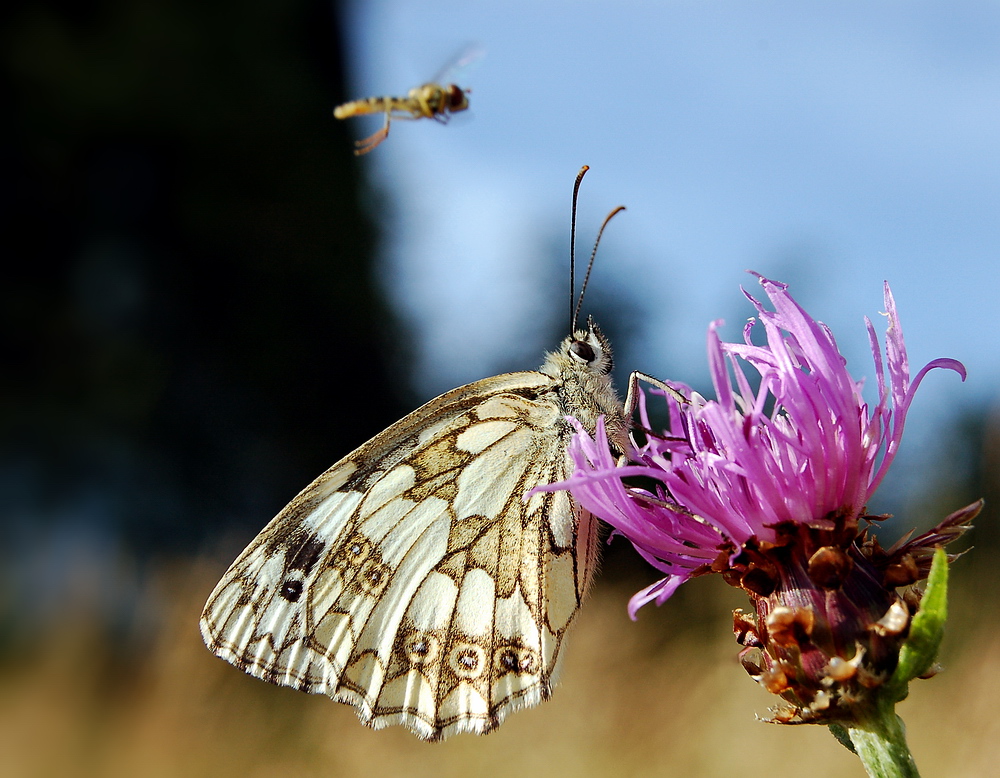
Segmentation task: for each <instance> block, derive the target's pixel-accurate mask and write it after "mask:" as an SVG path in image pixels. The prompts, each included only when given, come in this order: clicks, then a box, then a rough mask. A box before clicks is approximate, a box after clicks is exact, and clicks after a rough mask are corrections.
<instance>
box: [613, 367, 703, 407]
mask: <svg viewBox="0 0 1000 778" xmlns="http://www.w3.org/2000/svg"><path fill="white" fill-rule="evenodd" d="M640 381H645V382H646V383H647V384H649V385H650V386H655V387H656V388H657V389H660V390H662V391H664V392H666V393H667V394H669V395H670V396H671V397H673V398H674V399H675V400H676V401H677V402H679V403H680V404H681V405H687V404H688V403H690V400H688V398H687V397H685V396H684V395H683V394H681V393H680V392H678V391H677V390H676V389H674V388H673V387H672V386H667V384H665V383H663V381H661V380H660V379H659V378H653V376H651V375H646V374H645V373H640V372H639V371H638V370H636V371H634V372H633V373H632V375H630V376H629V377H628V393H627V394H626V395H625V418H626V419H631V418H632V414H633V413H635V409H636V408H638V407H639V382H640Z"/></svg>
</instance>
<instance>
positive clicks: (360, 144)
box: [354, 106, 392, 157]
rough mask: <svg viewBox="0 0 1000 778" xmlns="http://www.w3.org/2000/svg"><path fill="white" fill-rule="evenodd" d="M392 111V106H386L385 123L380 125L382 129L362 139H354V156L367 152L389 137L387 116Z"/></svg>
mask: <svg viewBox="0 0 1000 778" xmlns="http://www.w3.org/2000/svg"><path fill="white" fill-rule="evenodd" d="M391 113H392V108H391V107H390V106H387V107H386V109H385V124H383V125H382V129H381V130H379V131H378V132H375V133H373V134H371V135H369V136H368V137H367V138H363V139H362V140H357V141H354V145H355V146H356V148H355V149H354V154H355V155H356V156H359V157H360V156H361V155H362V154H367V153H368V152H369V151H371V150H372V149H373V148H375V147H376V146H378V144H380V143H381V142H382V141H384V140H385V139H386V138H387V137H389V117H390V115H391Z"/></svg>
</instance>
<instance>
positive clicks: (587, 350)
mask: <svg viewBox="0 0 1000 778" xmlns="http://www.w3.org/2000/svg"><path fill="white" fill-rule="evenodd" d="M569 353H570V354H572V355H573V356H574V357H576V358H577V359H579V360H580V361H581V362H586V363H587V364H590V363H591V362H593V361H594V359H595V357H596V356H597V355H596V354H595V353H594V347H593V346H591V345H590V344H589V343H585V342H584V341H582V340H574V341H573V342H572V343H570V344H569Z"/></svg>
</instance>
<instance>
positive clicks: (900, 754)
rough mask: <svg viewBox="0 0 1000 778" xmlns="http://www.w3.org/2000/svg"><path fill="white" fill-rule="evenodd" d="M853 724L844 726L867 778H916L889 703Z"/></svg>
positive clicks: (901, 727) (901, 726)
mask: <svg viewBox="0 0 1000 778" xmlns="http://www.w3.org/2000/svg"><path fill="white" fill-rule="evenodd" d="M880 707H881V710H878V711H874V712H873V715H872V716H871V717H869V718H867V719H866V720H864V721H860V722H858V723H856V724H850V725H845V727H844V728H845V729H846V730H847V734H848V737H850V739H851V743H853V744H854V750H855V752H856V753H857V755H858V757H859V758H860V759H861V762H862V764H863V765H864V766H865V770H867V771H868V775H869V776H871V778H920V773H919V772H917V765H916V764H915V763H914V761H913V757H912V756H911V755H910V749H909V747H908V746H907V745H906V726H905V725H904V724H903V720H902V719H901V718H900V717H899V716H897V715H896V712H895V710H894V708H895V706H894V705H892V704H891V703H890V704H888V705H883V706H880Z"/></svg>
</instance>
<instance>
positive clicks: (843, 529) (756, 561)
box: [561, 277, 978, 722]
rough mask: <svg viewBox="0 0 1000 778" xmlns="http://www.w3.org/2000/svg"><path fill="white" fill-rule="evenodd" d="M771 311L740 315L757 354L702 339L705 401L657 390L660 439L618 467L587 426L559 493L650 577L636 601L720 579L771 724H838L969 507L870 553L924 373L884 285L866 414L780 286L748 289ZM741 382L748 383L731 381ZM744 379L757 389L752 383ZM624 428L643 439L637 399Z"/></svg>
mask: <svg viewBox="0 0 1000 778" xmlns="http://www.w3.org/2000/svg"><path fill="white" fill-rule="evenodd" d="M760 283H761V285H762V286H763V288H764V291H765V293H766V294H767V296H768V298H769V299H770V301H771V304H772V306H773V308H774V310H767V309H765V307H764V305H763V304H762V303H761V302H759V301H758V300H756V299H754V298H753V297H752V296H751V295H750V294H748V293H746V292H745V291H744V294H746V296H747V297H748V298H749V299H750V301H751V302H752V303H753V305H754V306H755V307H756V308H757V311H758V319H759V323H760V324H761V325H763V329H764V333H765V336H766V345H754V343H753V342H752V341H751V333H752V330H753V329H754V327H755V325H756V323H757V322H756V321H755V320H753V319H751V320H750V322H749V323H748V324H747V326H746V328H745V331H744V341H745V342H743V343H724V342H722V341H721V340H720V338H719V336H718V334H717V328H718V326H719V324H720V323H721V322H714V323H713V324H712V325H711V326H710V327H709V331H708V355H709V364H710V369H711V376H712V382H713V384H714V388H715V393H716V397H717V399H715V400H705V399H703V398H701V397H699V396H698V395H696V394H694V393H692V392H691V391H690V390H689V389H688V388H687V387H686V386H683V385H680V384H673V385H672V387H673V389H675V390H676V396H674V395H672V394H671V393H666V392H663V393H662V394H663V395H664V396H665V398H666V402H667V405H668V411H669V422H668V426H667V429H666V430H665V431H663V433H662V434H655V433H650V434H648V435H647V441H646V443H645V444H644V445H642V446H641V447H640V448H638V450H636V451H634V452H631V456H630V458H631V462H628V463H626V464H625V465H621V463H619V462H616V461H615V459H614V458H613V456H612V454H611V452H610V451H609V448H608V443H607V439H606V436H605V431H604V428H603V425H601V424H598V427H597V430H596V433H595V438H591V437H590V436H588V435H587V434H586V433H585V432H584V431H582V430H580V431H579V432H578V434H577V435H576V436H575V438H574V440H573V443H572V445H571V449H570V451H571V455H572V457H573V459H574V461H575V464H576V472H575V473H574V475H573V476H572V477H571V478H570V479H569V480H568V481H566V482H564V483H563V484H561V486H562V487H563V488H567V487H568V488H569V489H570V491H571V492H572V494H573V496H574V497H575V498H576V499H577V500H578V501H579V502H580V503H581V504H582V505H583V506H584V507H585V508H586V509H588V510H589V511H591V512H592V513H594V514H596V515H597V516H599V517H600V518H602V519H604V520H605V521H607V522H608V523H610V524H611V525H612V526H613V527H614V528H615V529H616V531H617V533H618V534H621V535H624V536H625V537H626V538H628V539H629V540H630V541H631V542H632V544H633V545H634V546H635V548H636V549H637V550H638V552H639V553H640V554H641V555H642V556H643V558H645V559H646V560H647V561H648V562H649V563H650V564H652V565H653V566H654V567H655V568H657V569H658V570H659V571H661V572H662V573H663V574H664V577H663V578H662V579H661V580H659V581H658V582H656V583H655V584H653V585H652V586H650V587H648V588H646V589H644V590H643V591H641V592H639V593H638V594H636V595H635V596H634V597H633V598H632V600H631V601H630V604H629V610H630V613H631V614H632V616H633V617H634V616H635V612H636V610H637V609H638V608H639V607H641V606H642V605H644V604H646V603H648V602H651V601H655V602H656V603H657V604H660V603H663V602H664V601H665V600H667V599H668V598H669V597H670V596H671V595H672V594H673V593H674V591H676V589H677V587H678V586H680V585H681V584H682V583H684V581H686V580H688V579H689V578H691V577H692V576H696V575H703V574H706V573H713V572H715V573H721V574H722V575H723V577H724V578H725V580H726V581H727V582H728V583H730V584H731V585H733V586H738V587H740V588H742V589H743V590H744V591H746V592H747V593H748V594H749V595H750V598H751V601H752V602H753V605H754V611H753V612H751V613H743V612H742V611H737V612H736V615H735V631H736V635H737V639H738V640H739V642H740V643H741V644H742V645H743V646H744V647H745V648H744V649H743V652H742V654H741V659H742V661H743V664H744V667H746V668H747V670H748V672H750V673H751V675H752V676H753V677H754V678H756V679H757V680H758V681H759V682H760V683H761V684H762V685H764V686H765V687H766V688H767V689H768V690H769V691H771V692H773V693H775V694H778V695H780V696H781V697H782V698H783V699H784V700H785V703H786V704H785V706H783V707H782V709H781V710H780V711H779V712H778V715H777V720H780V721H786V722H803V721H842V720H846V719H850V717H851V716H852V713H853V709H854V707H855V706H857V705H861V704H864V702H865V699H866V694H867V690H870V689H873V688H876V687H878V686H879V685H880V684H881V683H884V682H885V680H886V679H888V678H889V676H891V674H892V672H893V670H894V668H895V666H896V663H897V661H898V657H899V650H900V646H901V644H902V642H903V641H904V640H905V638H906V635H907V631H908V629H909V625H910V621H911V615H912V613H913V611H914V609H915V607H916V605H917V604H918V602H919V596H918V595H916V594H915V593H914V592H913V591H912V590H910V591H907V592H904V593H903V594H902V595H901V594H899V593H897V591H896V590H897V587H900V586H905V585H908V584H912V583H914V582H916V581H918V580H920V579H921V578H923V577H926V575H927V571H928V569H929V568H930V561H931V557H932V555H933V551H934V548H935V547H936V546H939V545H942V544H943V543H945V542H947V541H948V540H950V539H952V538H954V537H955V536H957V535H958V534H961V532H962V531H964V529H965V528H966V526H967V523H968V521H969V520H971V518H972V517H973V516H974V515H975V512H976V510H978V505H974V506H969V507H968V508H965V509H962V510H961V511H958V512H957V513H955V514H953V515H952V516H950V517H948V518H947V519H946V520H945V521H944V522H942V524H940V525H939V526H938V527H936V528H935V529H934V530H932V531H930V532H928V533H926V534H925V535H922V536H920V537H918V538H916V539H913V540H910V541H908V542H901V543H899V544H897V545H896V546H894V547H892V548H890V549H889V550H884V549H883V548H882V547H881V546H880V545H879V544H878V541H877V540H876V539H875V538H874V537H873V536H872V534H871V532H870V527H871V525H872V523H873V522H875V521H877V520H878V519H880V518H885V517H880V516H870V515H867V514H866V512H865V506H866V505H867V503H868V501H869V500H870V498H871V496H872V494H873V493H874V492H875V490H876V489H877V488H878V486H879V484H880V483H881V482H882V479H883V478H884V476H885V473H886V471H887V470H888V468H889V465H890V464H891V463H892V460H893V458H894V457H895V455H896V452H897V450H898V448H899V443H900V438H901V437H902V433H903V424H904V421H905V419H906V413H907V411H908V409H909V407H910V403H911V402H912V400H913V396H914V393H915V392H916V390H917V387H918V386H919V384H920V382H921V381H922V380H923V378H924V376H925V375H926V374H927V373H928V371H930V370H932V369H934V368H946V369H949V370H954V371H955V372H957V373H958V374H959V375H960V376H962V379H963V380H964V378H965V368H964V367H963V366H962V364H961V363H959V362H957V361H956V360H953V359H937V360H934V361H933V362H930V363H929V364H927V365H925V366H924V367H923V368H922V369H921V370H920V371H919V372H918V373H917V375H916V376H915V377H914V378H913V379H912V380H911V377H910V370H909V364H908V362H907V357H906V349H905V346H904V344H903V335H902V331H901V330H900V325H899V320H898V318H897V315H896V306H895V303H894V301H893V298H892V294H891V292H890V290H889V286H888V284H886V286H885V309H886V315H887V318H888V329H887V332H886V337H885V359H884V361H883V356H882V352H881V350H880V348H879V344H878V338H877V336H876V333H875V328H874V327H873V326H872V323H871V322H870V321H868V320H867V319H866V323H867V327H868V334H869V340H870V343H871V350H872V355H873V357H874V362H875V381H876V384H877V391H878V403H877V405H875V407H874V408H871V407H869V406H868V405H867V404H866V402H865V400H864V399H863V397H862V391H861V390H862V384H861V382H859V381H856V380H855V379H854V378H852V377H851V375H850V374H849V373H848V371H847V367H846V361H845V359H844V357H842V356H841V354H840V352H839V350H838V348H837V344H836V342H835V340H834V338H833V335H832V333H831V332H830V331H829V329H828V328H827V327H826V326H825V325H823V324H822V323H820V322H817V321H815V320H814V319H812V318H811V317H810V316H809V315H808V314H807V313H806V312H805V311H804V310H803V309H802V308H801V307H799V305H798V304H797V303H796V302H795V301H794V300H793V299H792V297H791V296H790V295H789V294H788V292H787V287H786V286H785V285H783V284H780V283H776V282H774V281H769V280H767V279H765V278H762V277H761V278H760ZM748 367H749V368H751V369H752V372H751V371H748V370H747V368H748ZM754 372H755V373H756V374H758V376H759V383H757V382H756V381H755V380H752V378H753V373H754ZM640 421H641V423H642V424H643V425H644V426H645V427H646V428H647V429H648V428H649V420H648V416H647V413H646V408H645V400H643V402H642V403H641V404H640Z"/></svg>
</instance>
